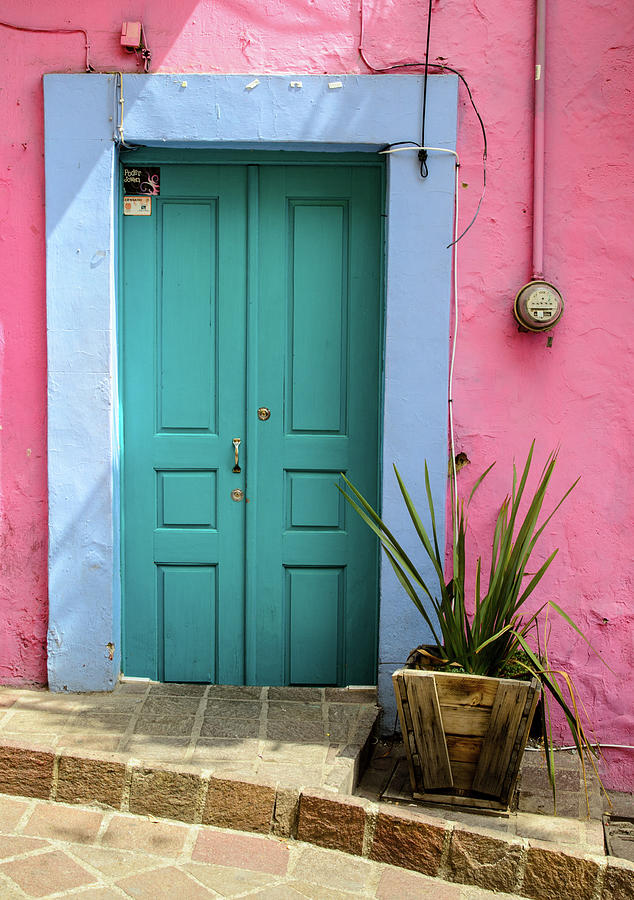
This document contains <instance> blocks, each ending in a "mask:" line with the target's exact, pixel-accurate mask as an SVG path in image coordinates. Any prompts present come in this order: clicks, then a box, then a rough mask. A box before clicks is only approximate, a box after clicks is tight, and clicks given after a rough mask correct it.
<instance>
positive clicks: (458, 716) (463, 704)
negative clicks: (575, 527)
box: [340, 441, 596, 809]
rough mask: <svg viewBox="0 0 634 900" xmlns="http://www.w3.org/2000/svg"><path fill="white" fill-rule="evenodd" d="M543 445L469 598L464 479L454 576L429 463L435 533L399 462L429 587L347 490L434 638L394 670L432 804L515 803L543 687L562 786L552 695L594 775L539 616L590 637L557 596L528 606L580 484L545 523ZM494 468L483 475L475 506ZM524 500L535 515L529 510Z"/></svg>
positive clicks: (505, 506) (409, 744) (456, 519)
mask: <svg viewBox="0 0 634 900" xmlns="http://www.w3.org/2000/svg"><path fill="white" fill-rule="evenodd" d="M534 443H535V442H534V441H533V444H532V445H531V448H530V451H529V454H528V457H527V459H526V463H525V465H524V468H523V470H522V473H521V475H520V476H519V477H518V473H517V471H516V469H515V466H513V482H512V488H511V492H510V494H509V495H507V497H505V499H504V501H503V502H502V504H501V506H500V509H499V512H498V515H497V519H496V523H495V528H494V531H493V539H492V551H491V566H490V571H489V576H488V582H487V584H486V586H485V585H484V580H483V576H482V560H481V558H478V560H477V562H476V566H475V579H474V582H475V585H474V592H473V597H472V598H471V603H468V601H467V597H466V590H465V579H466V574H467V558H466V530H467V529H466V516H465V507H464V503H462V502H458V500H457V496H456V484H455V477H454V478H453V479H452V525H453V527H452V533H453V540H452V550H453V552H452V557H451V571H450V577H449V578H448V579H446V578H445V559H444V555H443V553H442V551H441V548H440V545H439V541H438V534H437V530H436V517H435V512H434V504H433V501H432V495H431V487H430V482H429V473H428V470H427V465H426V464H425V487H426V494H427V504H428V508H429V517H430V521H431V537H430V536H429V534H428V532H427V530H426V528H425V526H424V525H423V522H422V520H421V517H420V516H419V514H418V512H417V511H416V508H415V506H414V504H413V502H412V500H411V497H410V495H409V493H408V491H407V489H406V487H405V485H404V483H403V480H402V478H401V476H400V474H399V472H398V470H397V469H396V466H395V467H394V470H395V473H396V478H397V480H398V484H399V487H400V490H401V493H402V495H403V500H404V501H405V505H406V507H407V511H408V513H409V516H410V518H411V521H412V524H413V527H414V529H415V532H416V534H417V536H418V538H419V539H420V542H421V544H422V547H423V548H424V551H425V553H426V555H427V556H428V557H429V559H430V560H431V563H432V566H433V570H434V572H435V576H436V577H435V582H434V585H430V584H428V583H427V582H426V581H425V579H424V578H423V576H422V575H421V573H420V571H419V569H418V568H417V567H416V565H415V564H414V562H413V561H412V559H411V558H410V557H409V556H408V554H407V553H406V552H405V550H404V549H403V547H402V545H401V544H400V543H399V541H398V540H397V539H396V537H395V536H394V535H393V534H392V532H391V531H390V530H389V529H388V527H387V526H386V525H385V523H384V522H383V521H382V520H381V518H380V517H379V515H378V514H377V512H376V511H375V510H374V509H373V508H372V507H371V506H370V504H369V503H368V502H367V501H366V500H365V498H364V497H363V496H362V495H361V494H360V493H359V491H358V490H357V489H356V488H355V487H354V485H353V484H352V483H351V482H350V481H349V480H348V479H347V478H346V477H345V476H343V478H344V481H345V482H346V485H347V487H348V488H349V492H347V491H346V490H344V489H342V488H340V490H341V491H342V493H343V495H344V496H345V497H346V499H347V501H348V502H349V503H350V504H351V505H352V507H353V508H354V509H355V510H356V511H357V513H358V514H359V515H360V516H361V518H362V519H363V520H364V521H365V522H366V523H367V524H368V526H369V527H370V528H371V529H372V530H373V531H374V532H375V533H376V534H377V536H378V538H379V540H380V541H381V544H382V546H383V549H384V550H385V553H386V555H387V557H388V559H389V560H390V563H391V564H392V567H393V569H394V571H395V573H396V576H397V578H398V580H399V582H400V584H401V585H402V587H403V589H404V590H405V592H406V593H407V595H408V596H409V598H410V599H411V600H412V602H413V603H414V605H415V606H416V608H417V609H418V611H419V612H420V614H421V616H422V617H423V619H424V621H425V622H426V624H427V626H428V627H429V629H430V631H431V633H432V635H433V636H434V640H435V642H436V644H435V646H420V647H417V648H416V649H415V650H413V651H412V653H411V654H410V656H409V658H408V664H407V666H406V667H405V668H403V669H399V670H398V671H397V672H395V673H394V676H393V681H394V688H395V692H396V701H397V708H398V713H399V719H400V724H401V730H402V733H403V738H404V741H405V750H406V753H407V760H408V765H409V772H410V780H411V784H412V790H413V792H414V796H415V797H419V798H423V799H425V800H426V801H432V802H433V801H436V802H442V803H444V804H447V803H449V804H451V805H457V806H472V807H473V806H475V807H481V808H486V807H488V808H493V809H505V808H507V807H508V804H509V801H510V799H511V797H512V795H513V791H514V787H515V783H516V780H517V775H518V772H519V767H520V763H521V759H522V754H523V752H524V748H525V745H526V741H527V738H528V734H529V730H530V726H531V722H532V719H533V715H534V712H535V709H536V706H537V702H538V699H539V695H540V693H541V695H542V698H543V702H542V704H540V709H541V712H540V715H541V718H542V732H543V739H544V748H545V751H546V760H547V767H548V774H549V778H550V781H551V785H552V786H553V794H554V790H555V779H554V765H553V753H552V742H551V740H550V733H549V727H548V723H549V721H550V715H549V704H550V703H551V702H555V703H556V704H558V705H559V707H560V708H561V709H562V710H563V713H564V715H565V717H566V720H567V722H568V725H569V726H570V731H571V734H572V739H573V741H574V744H575V746H576V748H577V750H578V752H579V755H580V758H581V761H582V765H583V766H584V777H585V762H584V758H585V756H586V755H587V754H588V753H592V754H595V751H594V749H593V748H592V746H591V744H590V742H589V740H588V737H587V735H586V732H585V731H584V728H583V726H582V724H581V722H580V718H579V714H578V708H579V707H578V704H577V701H576V698H575V693H574V690H573V687H572V683H571V681H570V678H569V676H568V675H567V674H566V673H565V672H561V671H555V670H553V669H552V668H551V666H550V664H549V661H548V648H547V642H546V643H545V644H543V645H542V646H541V647H540V642H539V623H540V616H541V615H542V614H544V617H545V619H546V624H547V619H548V614H549V612H550V611H551V610H552V611H554V612H555V613H556V614H557V616H558V617H559V618H560V620H561V621H563V622H564V623H566V624H567V625H568V626H570V627H571V628H573V629H574V630H575V631H576V632H577V633H578V634H579V635H581V637H583V638H584V640H586V638H585V637H584V635H583V634H582V632H581V631H580V630H579V628H578V627H577V626H576V625H575V624H574V622H572V620H571V619H570V618H569V617H568V615H567V614H566V613H565V612H564V611H563V610H562V609H561V608H560V606H559V605H558V604H557V603H555V602H554V601H553V600H547V601H546V602H545V603H543V604H542V605H541V606H540V607H539V609H538V610H537V611H536V612H533V613H532V614H530V615H529V614H527V613H526V612H525V609H524V605H525V603H526V600H527V599H528V597H529V596H530V595H531V594H532V592H533V591H534V589H535V588H536V587H537V585H538V584H539V582H540V581H541V579H542V577H543V576H544V574H545V572H546V571H547V569H548V568H549V566H550V565H551V563H552V561H553V559H554V558H555V556H556V554H557V550H554V551H553V552H552V553H551V554H550V555H549V556H548V558H547V559H546V560H545V562H544V563H542V565H540V566H539V568H538V569H537V571H535V572H533V573H529V571H528V565H529V561H530V559H531V555H532V552H533V549H534V547H535V544H536V543H537V541H538V539H539V537H540V535H541V534H542V533H543V531H544V529H545V528H546V526H547V524H548V523H549V522H550V520H551V518H552V517H553V515H554V514H555V512H556V511H557V510H558V509H559V507H560V506H561V504H562V503H563V501H564V500H565V499H566V497H567V496H568V494H569V493H570V491H572V489H573V488H574V486H575V484H576V483H577V482H576V481H575V483H574V484H573V485H571V487H570V488H568V490H567V491H566V492H565V494H564V495H563V497H562V498H561V499H560V500H559V502H558V503H557V504H556V506H555V508H554V509H553V510H552V512H551V513H550V514H549V515H548V516H547V517H546V518H545V519H544V521H543V522H541V524H540V523H539V522H538V520H539V517H540V514H541V510H542V506H543V503H544V498H545V495H546V492H547V488H548V484H549V482H550V480H551V477H552V474H553V470H554V468H555V464H556V461H557V452H553V453H551V454H550V455H549V457H548V459H547V461H546V465H545V466H544V469H543V471H542V473H541V476H540V478H539V482H538V484H537V487H536V488H535V490H534V493H533V495H532V497H530V499H529V498H525V494H526V485H527V481H528V478H529V473H530V469H531V463H532V459H533V450H534ZM491 468H492V466H489V468H488V469H487V470H486V471H485V472H484V473H483V474H482V475H481V476H480V477H479V478H478V479H477V481H476V483H475V486H474V487H473V490H472V491H471V494H470V496H469V499H468V501H467V507H468V506H469V504H470V503H471V501H472V499H473V496H474V494H475V493H476V491H477V489H478V487H479V486H480V485H481V483H482V481H483V479H484V478H485V477H486V475H487V474H488V472H489V471H490V470H491ZM577 480H578V479H577ZM520 507H522V508H525V509H526V511H525V512H524V513H522V512H521V509H520ZM426 603H427V604H428V605H427V606H426V605H425V604H426ZM535 637H536V638H537V648H535V647H534V646H531V643H532V641H531V638H533V639H534V638H535ZM595 755H596V754H595ZM593 766H594V762H593ZM595 771H596V767H595Z"/></svg>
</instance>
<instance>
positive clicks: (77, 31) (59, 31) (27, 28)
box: [0, 22, 95, 72]
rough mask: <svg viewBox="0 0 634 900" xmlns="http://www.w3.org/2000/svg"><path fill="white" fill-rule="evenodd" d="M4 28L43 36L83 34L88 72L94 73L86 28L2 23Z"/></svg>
mask: <svg viewBox="0 0 634 900" xmlns="http://www.w3.org/2000/svg"><path fill="white" fill-rule="evenodd" d="M0 25H1V26H2V27H3V28H11V29H12V30H13V31H27V32H36V33H41V34H83V36H84V41H85V43H86V71H87V72H94V71H95V70H94V69H93V67H92V66H91V65H90V41H89V40H88V32H87V31H86V29H85V28H38V27H36V26H35V25H12V24H11V23H9V22H0Z"/></svg>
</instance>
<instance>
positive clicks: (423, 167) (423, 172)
mask: <svg viewBox="0 0 634 900" xmlns="http://www.w3.org/2000/svg"><path fill="white" fill-rule="evenodd" d="M432 2H433V0H429V9H428V11H427V43H426V44H425V77H424V79H423V123H422V125H421V136H420V145H421V147H424V146H425V118H426V114H427V76H428V74H429V62H428V61H429V38H430V35H431V14H432V8H431V5H432ZM418 158H419V160H420V177H421V178H427V176H428V175H429V169H428V168H427V150H419V151H418Z"/></svg>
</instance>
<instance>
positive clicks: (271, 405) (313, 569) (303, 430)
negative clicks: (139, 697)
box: [120, 164, 381, 684]
mask: <svg viewBox="0 0 634 900" xmlns="http://www.w3.org/2000/svg"><path fill="white" fill-rule="evenodd" d="M380 174H381V173H380V170H379V169H378V168H377V167H374V166H343V165H327V166H326V165H324V166H318V165H311V166H306V165H279V164H270V165H183V164H181V165H176V164H174V165H163V166H161V194H160V197H158V198H156V197H155V198H153V209H152V215H151V216H149V217H141V216H139V217H136V216H125V217H123V220H122V232H123V233H122V244H123V254H122V256H123V264H122V272H123V299H122V314H121V317H120V321H121V338H120V340H121V344H122V352H121V364H122V400H123V472H124V475H123V571H124V606H123V650H124V672H125V674H127V675H138V676H146V677H150V678H153V679H158V680H164V681H202V682H217V683H227V684H242V683H245V682H246V683H253V684H371V683H374V682H375V681H376V628H377V549H376V544H375V541H374V540H373V538H372V535H371V533H370V532H369V531H368V530H367V529H366V528H365V526H363V523H361V522H360V521H358V520H357V518H356V516H355V515H354V514H353V513H352V511H351V510H350V509H347V508H346V507H345V505H344V502H343V500H342V498H341V496H340V494H339V492H338V491H337V490H336V486H335V485H336V482H337V480H338V473H339V472H341V471H343V472H346V473H347V474H348V475H349V476H350V477H351V478H352V479H353V480H354V481H355V483H356V484H358V485H359V486H360V487H361V489H362V490H363V491H364V492H365V493H366V494H367V496H368V497H369V498H370V499H372V500H374V501H376V497H377V481H378V476H377V472H378V465H377V462H378V450H379V415H378V411H379V396H380V392H379V376H380V333H381V328H380V323H381V314H380V260H381V241H380V234H381V228H380V205H381V178H380ZM264 410H268V411H269V412H270V415H268V416H267V413H266V412H265V411H264ZM258 411H260V413H259V412H258ZM238 438H239V439H240V444H239V447H238V451H239V460H238V466H237V467H236V465H235V446H234V439H238ZM235 468H239V469H240V471H239V472H236V471H234V469H235ZM236 491H237V492H238V493H237V494H236ZM236 498H237V499H236Z"/></svg>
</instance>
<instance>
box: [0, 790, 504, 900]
mask: <svg viewBox="0 0 634 900" xmlns="http://www.w3.org/2000/svg"><path fill="white" fill-rule="evenodd" d="M34 835H38V836H39V837H38V838H35V837H33V836H34ZM0 897H2V898H3V900H14V898H57V897H68V898H71V897H76V898H78V900H79V898H81V900H114V898H137V900H145V898H148V900H156V898H162V897H166V898H167V897H169V898H171V897H183V898H185V900H212V898H216V897H225V898H238V897H254V898H256V897H257V898H259V900H307V898H309V900H350V898H353V897H366V898H377V900H493V898H497V900H514V895H511V894H503V893H502V894H501V893H493V892H491V891H490V890H483V889H479V888H477V887H474V886H468V885H459V884H449V883H447V882H446V881H444V880H442V879H440V878H429V877H426V876H425V875H422V874H419V873H414V872H408V871H405V870H404V869H399V868H395V867H393V866H389V865H385V864H384V863H381V862H377V861H374V860H370V859H364V858H358V857H354V856H350V855H348V854H345V853H341V852H339V851H336V850H329V849H324V848H318V847H314V846H310V845H309V844H305V843H302V842H299V841H284V840H279V839H276V838H274V837H271V836H267V837H264V836H259V835H247V834H241V833H239V832H235V831H224V830H219V829H217V828H213V827H211V826H204V825H189V826H187V825H182V824H181V823H177V822H171V821H166V820H163V821H160V822H159V821H156V820H154V819H150V818H144V817H141V816H135V815H131V814H122V813H116V812H114V811H109V812H108V811H104V810H97V809H94V808H93V809H90V808H85V807H80V806H66V805H62V804H59V803H52V802H50V801H45V800H28V799H24V798H17V797H7V796H4V795H0ZM515 900H517V898H515Z"/></svg>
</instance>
